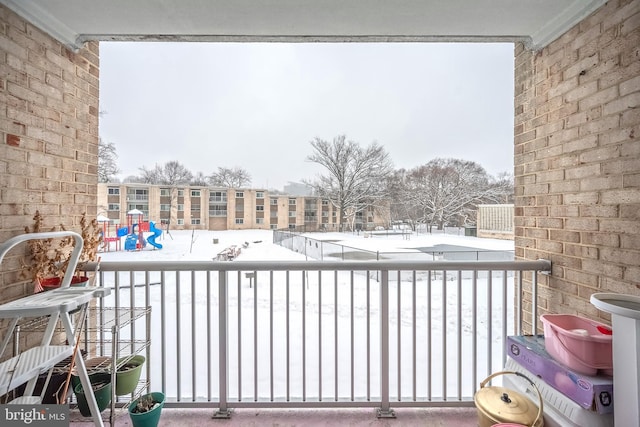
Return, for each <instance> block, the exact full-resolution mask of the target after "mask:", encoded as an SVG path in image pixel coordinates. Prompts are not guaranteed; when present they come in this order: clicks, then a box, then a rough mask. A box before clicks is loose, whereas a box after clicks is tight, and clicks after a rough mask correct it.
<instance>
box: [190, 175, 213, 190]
mask: <svg viewBox="0 0 640 427" xmlns="http://www.w3.org/2000/svg"><path fill="white" fill-rule="evenodd" d="M189 184H190V185H193V186H199V187H206V186H208V185H209V180H208V179H207V177H206V176H205V175H204V173H202V172H196V174H195V175H193V178H191V182H190V183H189Z"/></svg>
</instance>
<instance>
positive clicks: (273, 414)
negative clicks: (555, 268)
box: [70, 408, 478, 427]
mask: <svg viewBox="0 0 640 427" xmlns="http://www.w3.org/2000/svg"><path fill="white" fill-rule="evenodd" d="M395 413H396V418H395V419H379V418H376V413H375V409H372V408H359V409H244V408H243V409H236V410H234V411H233V413H232V415H231V418H230V419H212V415H213V410H211V409H193V408H185V409H178V408H165V409H163V410H162V417H161V418H160V423H159V426H160V427H162V426H176V427H203V426H205V425H206V426H213V427H217V426H220V427H232V426H242V427H261V426H272V427H276V426H277V427H297V426H305V427H307V426H311V427H315V426H349V427H364V426H374V427H387V426H388V427H407V426H421V427H425V426H426V427H440V426H443V427H444V426H446V427H453V426H455V427H475V426H477V425H478V418H477V412H476V409H475V408H420V409H415V408H398V409H395ZM70 415H71V416H70V418H71V423H70V426H71V427H85V426H86V427H89V426H93V422H92V421H91V419H90V418H84V417H82V416H81V415H80V413H79V412H78V411H77V410H71V414H70ZM107 416H108V411H105V412H103V417H107ZM108 425H109V423H108V421H106V422H105V426H108ZM115 426H117V427H121V426H131V420H130V419H129V415H128V414H127V412H126V410H124V409H120V410H118V411H117V416H116V422H115Z"/></svg>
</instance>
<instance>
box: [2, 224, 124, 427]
mask: <svg viewBox="0 0 640 427" xmlns="http://www.w3.org/2000/svg"><path fill="white" fill-rule="evenodd" d="M68 236H71V237H73V238H74V241H75V244H74V248H73V251H72V253H71V256H70V262H69V267H68V269H67V271H66V273H65V276H64V278H63V280H62V284H61V286H60V288H58V289H55V290H52V291H47V292H41V293H38V294H34V295H29V296H26V297H24V298H20V299H18V300H15V301H11V302H8V303H6V304H2V305H0V319H11V321H10V323H9V327H8V329H7V332H6V334H5V336H4V338H3V340H2V343H1V344H0V355H1V354H3V353H4V351H5V350H6V348H7V345H8V343H9V341H10V339H11V337H12V334H13V330H14V329H15V327H16V325H17V324H18V321H19V320H20V319H22V318H25V317H43V316H48V317H49V320H48V322H47V327H46V329H45V331H44V335H43V337H42V341H41V342H40V346H37V347H34V348H31V349H29V350H26V351H24V352H22V353H20V354H18V355H17V356H15V357H12V358H11V359H8V360H6V361H4V362H2V363H1V364H0V393H1V394H4V393H7V392H9V391H11V390H13V389H14V388H16V387H18V386H20V385H22V384H24V383H25V382H26V383H27V387H26V389H25V392H24V396H25V397H24V398H20V399H19V400H18V401H17V402H16V401H14V402H13V403H18V402H19V403H27V402H30V403H40V399H39V398H34V397H32V396H31V395H32V394H33V390H34V388H35V385H36V381H37V379H38V376H39V375H40V374H42V373H44V372H47V371H48V370H49V369H51V368H52V367H53V366H54V365H55V364H56V363H59V362H61V361H62V360H64V359H66V358H67V357H69V356H71V355H73V350H74V348H75V345H76V340H75V334H74V329H73V324H72V322H71V317H70V315H69V312H70V311H72V310H75V309H77V308H79V307H81V306H82V305H84V304H87V303H88V302H89V301H91V300H92V299H93V298H102V297H104V296H106V295H109V293H110V292H111V291H110V290H109V289H105V288H102V287H70V286H69V284H70V283H71V277H72V275H73V272H74V270H75V268H76V266H77V263H78V259H79V256H80V252H81V251H82V246H83V241H82V237H81V236H80V235H79V234H77V233H75V232H70V231H56V232H48V233H29V234H23V235H20V236H16V237H13V238H11V239H9V240H7V241H6V242H4V243H2V244H1V245H0V264H1V262H2V259H3V258H4V256H5V255H6V253H7V252H8V251H9V250H10V249H11V248H13V247H14V246H16V245H18V244H20V243H22V242H25V241H27V240H32V239H49V238H61V237H68ZM58 319H59V320H60V321H61V322H62V325H63V327H64V331H65V335H66V339H67V345H50V344H51V340H52V338H53V334H54V332H55V328H56V324H57V322H58ZM75 366H76V369H77V371H78V376H79V377H80V382H81V383H82V387H83V389H84V390H85V395H86V397H87V403H88V405H89V409H90V410H91V416H92V418H93V421H94V424H95V425H96V426H103V425H104V424H103V422H102V417H101V415H100V411H99V409H98V405H97V403H96V400H95V396H94V395H93V389H92V387H91V383H90V381H89V376H88V375H87V370H86V367H85V364H84V359H83V358H82V355H81V354H80V352H77V353H76V356H75Z"/></svg>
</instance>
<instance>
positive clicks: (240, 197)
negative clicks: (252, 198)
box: [236, 191, 244, 199]
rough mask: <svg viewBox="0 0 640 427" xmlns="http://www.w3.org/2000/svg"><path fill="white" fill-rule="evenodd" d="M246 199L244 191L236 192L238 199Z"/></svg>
mask: <svg viewBox="0 0 640 427" xmlns="http://www.w3.org/2000/svg"><path fill="white" fill-rule="evenodd" d="M242 198H244V191H236V199H242Z"/></svg>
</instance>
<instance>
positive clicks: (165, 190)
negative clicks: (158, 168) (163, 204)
mask: <svg viewBox="0 0 640 427" xmlns="http://www.w3.org/2000/svg"><path fill="white" fill-rule="evenodd" d="M160 196H164V197H169V196H171V190H170V189H168V188H161V189H160Z"/></svg>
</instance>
